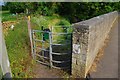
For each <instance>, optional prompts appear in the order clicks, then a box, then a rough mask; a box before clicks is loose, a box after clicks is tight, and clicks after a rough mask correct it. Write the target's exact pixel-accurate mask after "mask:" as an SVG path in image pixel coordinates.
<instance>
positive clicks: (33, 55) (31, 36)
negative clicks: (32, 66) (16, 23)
mask: <svg viewBox="0 0 120 80" xmlns="http://www.w3.org/2000/svg"><path fill="white" fill-rule="evenodd" d="M33 34H34V32H33V31H32V30H31V39H32V46H31V48H32V49H31V51H32V57H33V59H34V46H33Z"/></svg>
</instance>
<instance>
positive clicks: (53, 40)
mask: <svg viewBox="0 0 120 80" xmlns="http://www.w3.org/2000/svg"><path fill="white" fill-rule="evenodd" d="M61 41H64V42H69V43H70V42H71V40H53V41H52V42H53V43H54V42H61Z"/></svg>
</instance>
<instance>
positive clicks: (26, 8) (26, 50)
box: [2, 2, 120, 78]
mask: <svg viewBox="0 0 120 80" xmlns="http://www.w3.org/2000/svg"><path fill="white" fill-rule="evenodd" d="M3 10H8V11H3V12H2V22H6V21H16V22H18V23H16V24H15V25H14V26H15V27H14V30H11V29H10V28H9V27H10V26H8V30H7V31H8V32H7V33H8V35H6V36H5V40H6V45H7V51H8V55H9V58H10V65H11V69H12V74H13V77H16V78H27V77H33V73H32V67H33V64H34V61H33V60H32V58H31V57H30V55H29V54H30V44H29V37H28V31H27V22H26V20H25V19H24V17H22V16H27V15H30V16H31V27H32V29H38V30H41V27H42V26H43V27H44V28H51V27H53V29H54V30H53V32H56V33H58V32H68V33H71V32H72V29H71V28H70V25H71V24H72V23H74V22H78V21H82V20H85V19H89V18H91V17H94V16H97V15H101V14H104V13H107V12H111V11H114V10H118V11H120V2H119V3H107V2H106V3H98V2H97V3H91V2H90V3H87V2H86V3H84V2H83V3H81V2H78V3H76V2H74V3H71V2H70V3H65V2H63V3H60V2H50V3H48V2H22V3H18V2H7V3H6V4H5V6H4V7H3ZM9 11H10V12H9ZM26 14H27V15H26ZM11 25H12V24H11ZM65 25H66V26H68V27H69V28H68V29H67V30H65V29H64V27H63V26H65ZM55 27H60V28H55ZM38 35H40V34H39V33H38ZM65 38H66V37H65V36H59V37H58V36H55V37H54V40H60V39H65ZM69 38H70V37H69Z"/></svg>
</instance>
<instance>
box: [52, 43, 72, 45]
mask: <svg viewBox="0 0 120 80" xmlns="http://www.w3.org/2000/svg"><path fill="white" fill-rule="evenodd" d="M69 44H71V43H65V44H51V45H55V46H64V45H69Z"/></svg>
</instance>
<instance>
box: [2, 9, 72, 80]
mask: <svg viewBox="0 0 120 80" xmlns="http://www.w3.org/2000/svg"><path fill="white" fill-rule="evenodd" d="M19 18H20V19H19ZM22 18H23V17H22V15H12V14H10V13H9V11H3V12H2V22H9V21H17V22H18V23H16V24H14V26H15V27H14V30H11V29H10V28H9V27H8V28H7V30H6V31H7V35H5V33H4V35H5V42H6V46H7V51H8V56H9V60H10V66H11V71H12V76H13V78H31V77H34V73H33V70H32V69H33V66H34V60H32V58H31V56H30V43H29V37H28V30H27V22H26V20H25V19H22ZM64 22H65V23H64ZM63 24H66V25H70V23H69V22H68V21H67V20H65V19H63V18H61V17H59V16H32V18H31V26H32V29H38V30H40V29H41V26H44V28H49V27H50V26H60V25H63ZM58 31H62V32H63V31H64V30H63V29H62V28H61V29H55V32H58ZM38 34H39V33H38ZM62 37H63V36H62ZM56 38H58V37H56ZM60 38H61V37H59V39H60Z"/></svg>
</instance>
